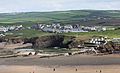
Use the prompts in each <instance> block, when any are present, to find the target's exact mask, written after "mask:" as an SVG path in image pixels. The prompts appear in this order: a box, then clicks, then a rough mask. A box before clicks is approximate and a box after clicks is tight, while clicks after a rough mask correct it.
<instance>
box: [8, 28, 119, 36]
mask: <svg viewBox="0 0 120 73" xmlns="http://www.w3.org/2000/svg"><path fill="white" fill-rule="evenodd" d="M7 33H13V34H12V35H14V36H21V37H37V36H44V35H52V34H55V33H47V32H41V31H38V30H20V31H13V32H7ZM60 34H62V35H66V36H75V37H82V38H84V37H86V38H88V37H92V36H105V37H109V38H120V29H119V30H111V31H101V32H96V31H93V32H79V33H60Z"/></svg>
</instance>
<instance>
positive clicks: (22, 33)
mask: <svg viewBox="0 0 120 73" xmlns="http://www.w3.org/2000/svg"><path fill="white" fill-rule="evenodd" d="M7 33H13V36H21V37H24V38H30V37H37V36H44V35H51V34H53V33H47V32H41V31H38V30H31V29H26V30H20V31H12V32H7Z"/></svg>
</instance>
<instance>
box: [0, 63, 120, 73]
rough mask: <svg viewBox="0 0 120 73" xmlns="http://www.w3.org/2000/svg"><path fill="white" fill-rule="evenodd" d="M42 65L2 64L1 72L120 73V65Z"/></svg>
mask: <svg viewBox="0 0 120 73" xmlns="http://www.w3.org/2000/svg"><path fill="white" fill-rule="evenodd" d="M54 68H55V67H40V66H5V65H2V66H0V73H120V66H117V65H102V66H79V67H78V66H77V67H76V66H74V67H70V66H63V67H56V68H55V70H54Z"/></svg>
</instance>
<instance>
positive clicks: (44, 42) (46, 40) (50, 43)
mask: <svg viewBox="0 0 120 73" xmlns="http://www.w3.org/2000/svg"><path fill="white" fill-rule="evenodd" d="M63 41H64V36H63V35H49V36H42V37H34V38H31V39H25V43H32V44H33V47H34V48H50V47H61V46H62V45H63Z"/></svg>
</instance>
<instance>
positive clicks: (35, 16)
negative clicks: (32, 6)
mask: <svg viewBox="0 0 120 73" xmlns="http://www.w3.org/2000/svg"><path fill="white" fill-rule="evenodd" d="M98 17H101V18H104V17H106V18H112V20H114V19H115V18H117V19H120V11H119V10H70V11H54V12H22V13H0V25H9V24H24V26H28V25H31V24H35V23H46V24H51V23H56V22H59V23H61V24H75V23H80V24H83V25H84V24H85V23H84V22H81V20H84V19H88V20H89V19H91V20H93V21H91V23H90V24H91V25H92V23H95V24H96V25H97V23H96V22H95V21H94V20H96V19H97V18H98ZM101 22H103V21H101ZM88 23H89V22H88ZM109 24H110V23H109ZM109 24H107V23H106V25H109ZM101 25H102V24H101Z"/></svg>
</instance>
